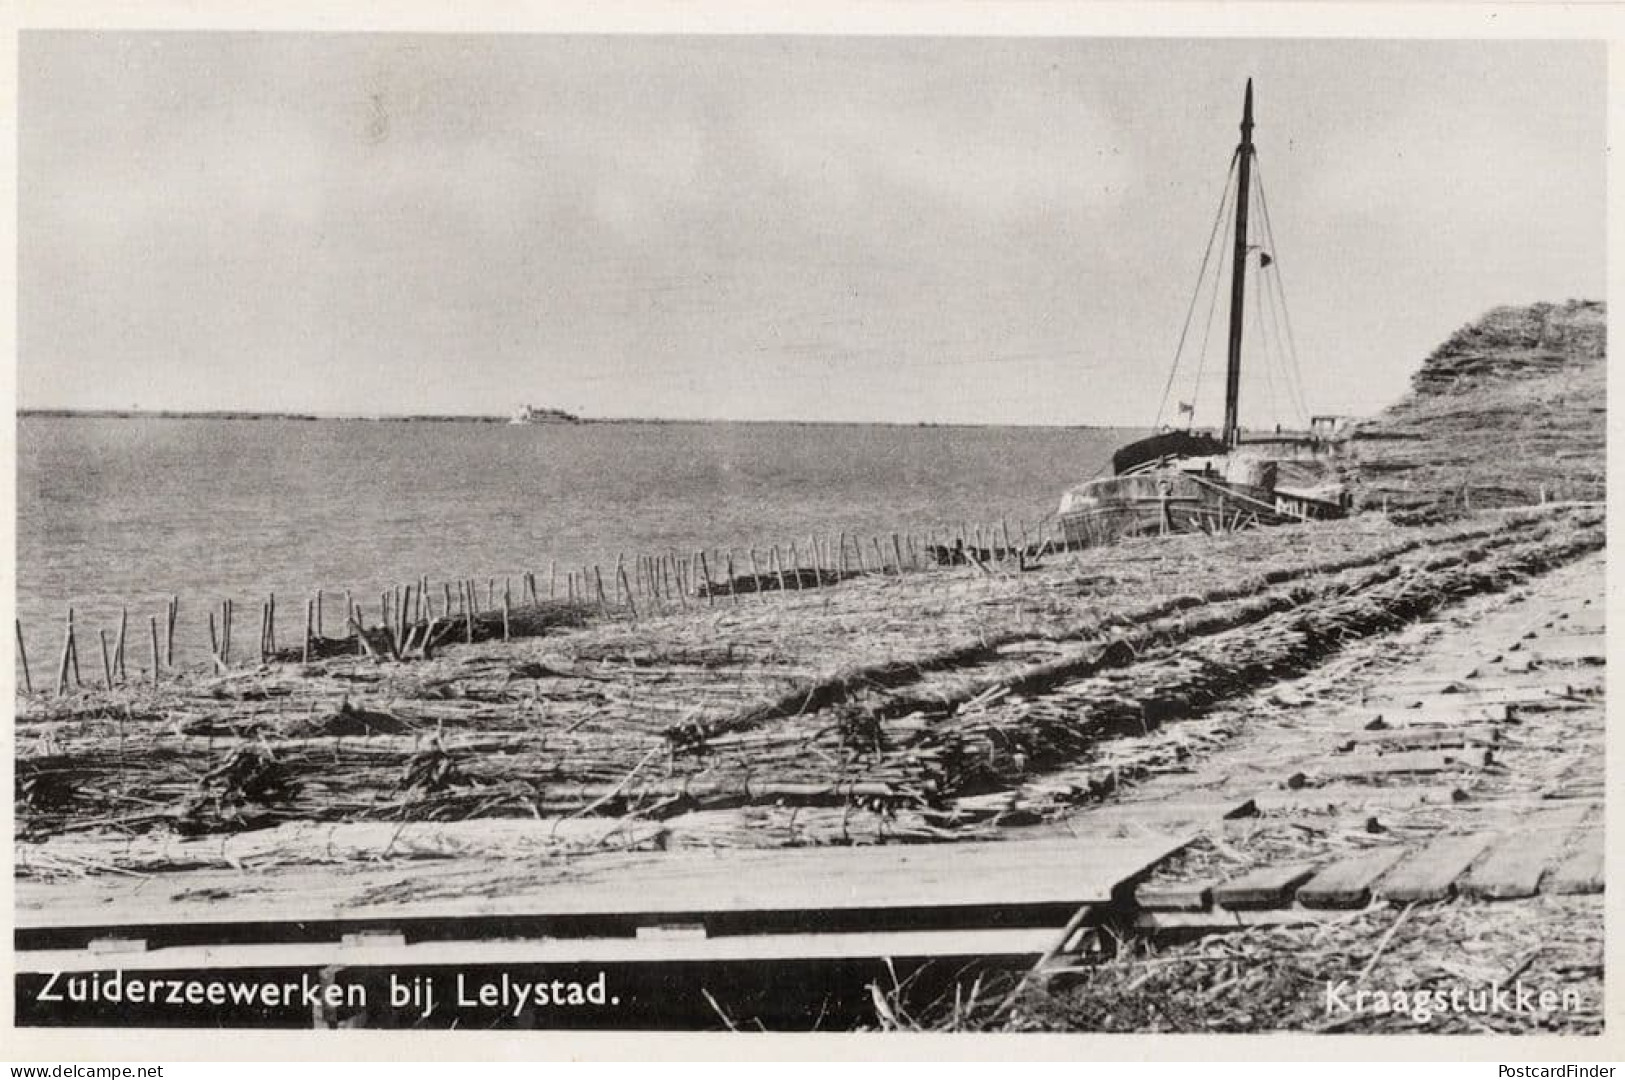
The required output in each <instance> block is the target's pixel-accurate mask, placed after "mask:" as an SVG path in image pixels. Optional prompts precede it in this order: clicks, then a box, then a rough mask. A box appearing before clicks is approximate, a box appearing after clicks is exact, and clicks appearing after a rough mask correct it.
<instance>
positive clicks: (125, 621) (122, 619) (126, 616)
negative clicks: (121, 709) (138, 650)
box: [113, 608, 130, 679]
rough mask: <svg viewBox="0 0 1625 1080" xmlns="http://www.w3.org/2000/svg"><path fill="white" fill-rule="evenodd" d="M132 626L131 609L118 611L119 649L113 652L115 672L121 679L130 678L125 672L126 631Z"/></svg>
mask: <svg viewBox="0 0 1625 1080" xmlns="http://www.w3.org/2000/svg"><path fill="white" fill-rule="evenodd" d="M129 625H130V609H129V608H119V609H118V647H117V648H116V649H114V650H113V670H115V671H117V672H118V677H119V678H121V679H126V678H129V676H128V675H126V674H125V671H124V631H125V629H126V628H127V627H128V626H129Z"/></svg>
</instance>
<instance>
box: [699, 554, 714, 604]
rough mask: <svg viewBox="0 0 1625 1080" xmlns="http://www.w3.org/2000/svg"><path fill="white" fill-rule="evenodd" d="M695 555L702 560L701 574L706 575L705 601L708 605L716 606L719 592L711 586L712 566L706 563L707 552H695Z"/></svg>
mask: <svg viewBox="0 0 1625 1080" xmlns="http://www.w3.org/2000/svg"><path fill="white" fill-rule="evenodd" d="M695 555H696V556H697V557H698V558H699V560H700V573H701V574H703V575H704V579H705V601H706V603H707V604H710V605H712V606H715V605H716V602H717V591H716V589H714V588H712V586H711V564H710V563H708V562H706V561H705V552H703V551H699V552H695Z"/></svg>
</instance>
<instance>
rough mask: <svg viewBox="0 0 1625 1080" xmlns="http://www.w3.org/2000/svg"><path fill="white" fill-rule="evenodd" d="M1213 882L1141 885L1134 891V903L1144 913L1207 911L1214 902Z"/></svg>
mask: <svg viewBox="0 0 1625 1080" xmlns="http://www.w3.org/2000/svg"><path fill="white" fill-rule="evenodd" d="M1214 884H1215V883H1214V882H1211V881H1191V882H1183V883H1178V884H1172V885H1141V886H1140V887H1139V888H1138V889H1135V890H1134V902H1135V904H1137V905H1138V906H1139V907H1140V910H1142V911H1206V910H1207V909H1208V907H1209V905H1211V904H1212V902H1213V886H1214Z"/></svg>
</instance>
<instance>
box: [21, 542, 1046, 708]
mask: <svg viewBox="0 0 1625 1080" xmlns="http://www.w3.org/2000/svg"><path fill="white" fill-rule="evenodd" d="M1043 531H1044V530H1043V526H1042V525H1040V526H1038V534H1039V539H1038V540H1037V541H1036V542H1035V541H1034V540H1033V539H1032V538H1031V535H1030V534H1029V532H1028V529H1027V527H1026V525H1025V523H1022V524H1021V525H1020V526H1019V535H1020V538H1021V540H1020V546H1019V547H1017V546H1016V545H1015V542H1014V541H1015V536H1014V535H1012V533H1011V530H1010V526H1009V524H1008V522H1004V523H1001V527H1000V528H999V530H998V531H997V532H990V533H984V532H983V530H982V529H981V528H980V527H977V528H975V529H971V528H969V527H966V526H961V527H960V528H959V530H958V532H957V533H956V532H955V531H954V530H948V531H947V534H946V536H944V537H942V541H951V543H950V542H939V539H938V535H937V531H936V530H933V531H932V532H930V533H927V534H925V535H924V536H919V537H917V536H915V535H913V534H903V533H896V532H894V533H891V534H890V536H889V538H888V541H889V542H888V541H882V539H881V538H880V537H878V536H871V537H869V538H868V550H867V552H866V551H865V545H864V543H863V540H862V538H860V537H858V536H856V535H852V534H848V533H841V534H840V535H839V536H838V537H837V538H834V539H832V540H828V541H825V540H821V539H819V538H818V537H816V536H812V537H809V538H808V542H807V546H806V549H805V551H804V550H803V549H802V548H801V547H800V546H799V545H798V544H797V543H796V542H794V541H792V542H791V543H790V544H789V545H788V546H787V548H784V549H781V547H780V546H779V545H777V544H775V545H773V546H771V547H770V548H768V549H766V550H765V551H763V552H758V550H757V549H756V548H748V549H744V551H743V552H741V551H736V550H735V549H733V548H728V549H725V550H716V551H713V552H712V553H711V554H709V555H708V554H707V553H706V552H705V551H696V552H694V553H693V554H692V556H688V557H684V556H682V555H680V554H678V553H677V552H675V551H670V552H666V553H664V554H659V555H647V556H644V555H639V556H634V557H633V558H632V559H630V560H628V559H627V558H626V556H625V555H624V554H622V555H620V556H617V558H616V561H615V567H614V569H613V570H612V571H611V573H610V575H609V584H608V585H607V586H606V584H605V575H604V573H603V570H602V568H601V567H600V566H599V565H596V564H594V565H592V566H585V565H584V566H582V567H580V568H579V569H573V570H566V571H565V572H564V574H563V578H562V580H561V578H560V568H559V566H558V563H557V562H556V561H554V562H552V563H550V564H549V566H548V570H547V576H546V587H545V593H546V595H545V600H546V602H548V603H550V604H554V605H556V604H558V603H559V602H560V601H562V602H563V603H564V604H565V605H566V606H567V608H569V609H571V610H576V609H580V608H589V609H591V608H597V609H598V611H599V612H600V613H601V614H602V615H603V616H604V617H606V618H611V617H615V616H616V615H617V614H625V615H628V616H630V618H631V619H633V620H634V621H636V620H637V619H638V617H639V615H640V612H641V613H644V614H648V613H653V612H663V611H670V610H677V609H682V610H686V609H688V608H689V607H690V606H691V605H697V604H700V603H701V602H702V601H703V602H704V603H706V604H709V605H715V604H716V603H717V600H718V597H726V598H727V599H728V600H729V601H730V602H732V603H738V602H739V601H740V597H741V595H743V594H747V593H753V592H754V593H766V592H772V591H778V592H794V591H799V590H803V589H814V588H821V587H824V586H828V585H833V584H836V583H839V582H841V581H845V580H847V579H849V578H852V577H857V576H869V575H897V574H902V573H904V572H905V571H906V570H919V569H923V568H925V567H926V566H927V565H942V564H944V563H948V564H955V563H963V564H970V565H975V566H977V567H978V568H980V569H982V570H984V571H985V572H991V570H990V567H991V565H992V564H994V563H998V562H1002V561H1004V560H1019V561H1020V562H1021V564H1022V565H1025V563H1026V560H1027V559H1028V558H1029V557H1033V556H1036V555H1038V554H1041V553H1042V552H1045V551H1048V550H1051V549H1053V548H1054V547H1055V546H1056V545H1055V543H1054V542H1053V541H1052V540H1050V539H1048V538H1047V537H1044V536H1043ZM988 540H992V541H993V543H994V544H995V545H996V546H992V547H988V546H985V542H986V541H988ZM999 540H1002V541H1003V542H1002V544H998V541H999ZM804 554H805V555H807V556H810V559H809V560H808V561H809V562H810V566H809V565H804V562H803V555H804ZM764 555H765V570H764V568H763V567H764V563H763V559H762V557H761V556H764ZM629 567H630V569H629ZM746 567H748V570H746V569H745V568H746ZM485 585H486V589H485V597H484V606H483V607H482V606H481V597H480V588H479V583H478V582H477V581H475V580H473V579H463V580H460V581H457V582H456V583H452V582H443V583H441V585H440V588H439V589H435V588H433V587H432V586H431V583H430V581H429V579H428V577H427V576H423V577H419V578H418V579H417V580H416V581H415V582H413V583H412V584H410V585H405V586H394V587H392V588H390V589H388V590H386V591H384V592H382V593H380V594H379V600H378V604H379V606H378V621H377V623H376V624H375V625H372V626H369V625H368V624H367V619H366V615H365V613H364V611H363V608H362V605H361V604H359V603H357V602H356V601H355V598H354V596H353V595H352V594H351V593H350V592H348V591H346V592H345V593H344V597H343V604H344V607H343V617H342V619H341V620H340V622H341V627H342V630H341V634H340V636H339V637H338V638H329V637H327V633H326V631H327V627H326V617H325V607H326V603H327V599H328V594H327V593H326V591H324V590H321V589H318V590H317V591H316V593H315V594H314V595H313V596H311V597H310V598H309V599H308V600H307V601H306V603H305V625H304V635H303V638H302V641H301V644H300V646H299V648H298V650H297V652H296V653H295V652H294V651H293V650H280V649H279V648H278V646H277V598H276V594H275V593H271V594H270V595H268V596H267V597H266V599H265V600H264V601H263V602H262V603H261V605H260V639H259V649H258V660H259V662H260V663H262V664H263V663H265V662H267V661H270V660H273V659H288V660H292V659H294V658H295V656H297V659H298V660H299V661H300V662H303V663H308V662H309V661H310V660H311V658H312V656H313V654H319V655H334V654H336V653H338V652H341V651H345V652H348V651H353V652H354V653H356V654H362V655H368V656H372V657H374V658H377V659H382V658H383V657H384V656H385V655H386V654H387V655H388V656H389V657H391V658H393V659H396V660H401V659H406V658H408V657H412V656H417V657H422V658H427V657H429V656H431V655H432V652H433V649H435V648H436V647H438V646H439V645H441V644H444V643H445V642H446V641H447V640H448V639H450V638H451V637H452V636H454V635H456V634H457V632H458V630H459V629H460V630H461V637H462V638H463V640H464V641H465V642H468V643H472V642H473V641H474V636H475V629H476V624H477V621H478V620H480V619H481V617H482V615H483V616H488V617H489V618H490V619H491V621H492V623H493V624H494V623H495V620H496V618H497V616H498V614H500V619H501V623H500V633H501V637H502V640H503V641H507V640H509V638H510V636H511V633H512V628H513V620H514V613H515V607H516V605H515V602H514V596H513V578H512V577H511V576H510V577H504V578H502V579H501V581H500V591H499V581H498V579H497V578H494V577H492V578H487V580H486V582H485ZM520 589H521V595H520V603H521V604H528V605H530V606H531V607H532V608H538V607H541V606H542V605H543V603H544V596H543V592H544V589H543V581H542V579H541V577H540V576H539V575H538V574H536V573H530V572H527V573H524V574H522V575H521V576H520ZM179 612H180V598H179V597H178V596H171V597H170V598H169V600H168V602H167V603H166V605H165V610H164V613H163V614H162V616H159V615H153V616H151V617H150V618H149V619H148V638H149V649H148V652H149V656H148V659H149V661H150V664H149V666H148V674H149V677H150V678H151V681H152V684H153V685H154V686H156V685H157V684H158V681H159V677H160V673H161V672H163V671H164V670H173V669H174V668H175V630H176V624H177V621H178V617H179ZM235 614H236V605H235V603H234V602H233V601H232V600H229V599H227V600H223V601H221V603H220V606H219V608H218V610H216V611H210V612H209V614H208V620H207V622H208V632H209V656H210V660H211V662H212V666H213V668H214V670H216V671H219V672H223V671H227V670H229V669H230V667H231V663H232V645H233V637H232V632H233V627H234V622H235V618H234V617H235ZM129 621H130V619H129V610H128V609H127V608H126V609H123V610H121V611H120V613H119V621H118V627H117V631H116V634H115V635H114V636H113V637H112V638H111V639H110V638H109V633H108V631H107V630H99V631H97V638H98V640H99V643H100V646H101V657H102V678H103V683H104V685H105V686H106V687H107V688H109V689H111V688H112V686H113V685H114V684H115V682H127V681H128V674H127V671H126V666H125V658H126V653H127V651H128V647H129V645H130V635H129ZM490 629H491V631H492V634H491V636H495V631H496V630H497V627H496V626H495V625H492V626H491V627H490ZM16 631H17V652H18V657H19V659H20V661H21V668H22V677H23V685H24V689H25V690H26V691H27V692H28V693H29V694H32V693H33V692H34V686H33V677H32V673H31V671H30V668H29V661H28V649H27V646H26V644H25V643H24V640H23V627H22V620H21V619H18V620H17V623H16ZM286 654H292V655H286ZM70 680H71V682H72V685H73V686H75V687H82V686H83V685H85V683H84V680H83V677H82V675H81V671H80V659H79V646H78V631H77V627H76V624H75V619H74V610H73V609H72V608H71V607H70V608H69V609H68V614H67V621H66V624H65V627H64V630H63V638H62V649H61V653H60V657H59V660H58V663H57V668H56V678H55V689H56V693H57V694H58V695H61V694H64V693H66V692H67V688H68V686H69V683H70Z"/></svg>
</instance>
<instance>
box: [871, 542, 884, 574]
mask: <svg viewBox="0 0 1625 1080" xmlns="http://www.w3.org/2000/svg"><path fill="white" fill-rule="evenodd" d="M869 543H870V544H871V545H872V546H873V547H874V549H875V573H877V574H884V573H885V572H886V556H885V555H883V554H881V551H880V537H878V536H871V537H869Z"/></svg>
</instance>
